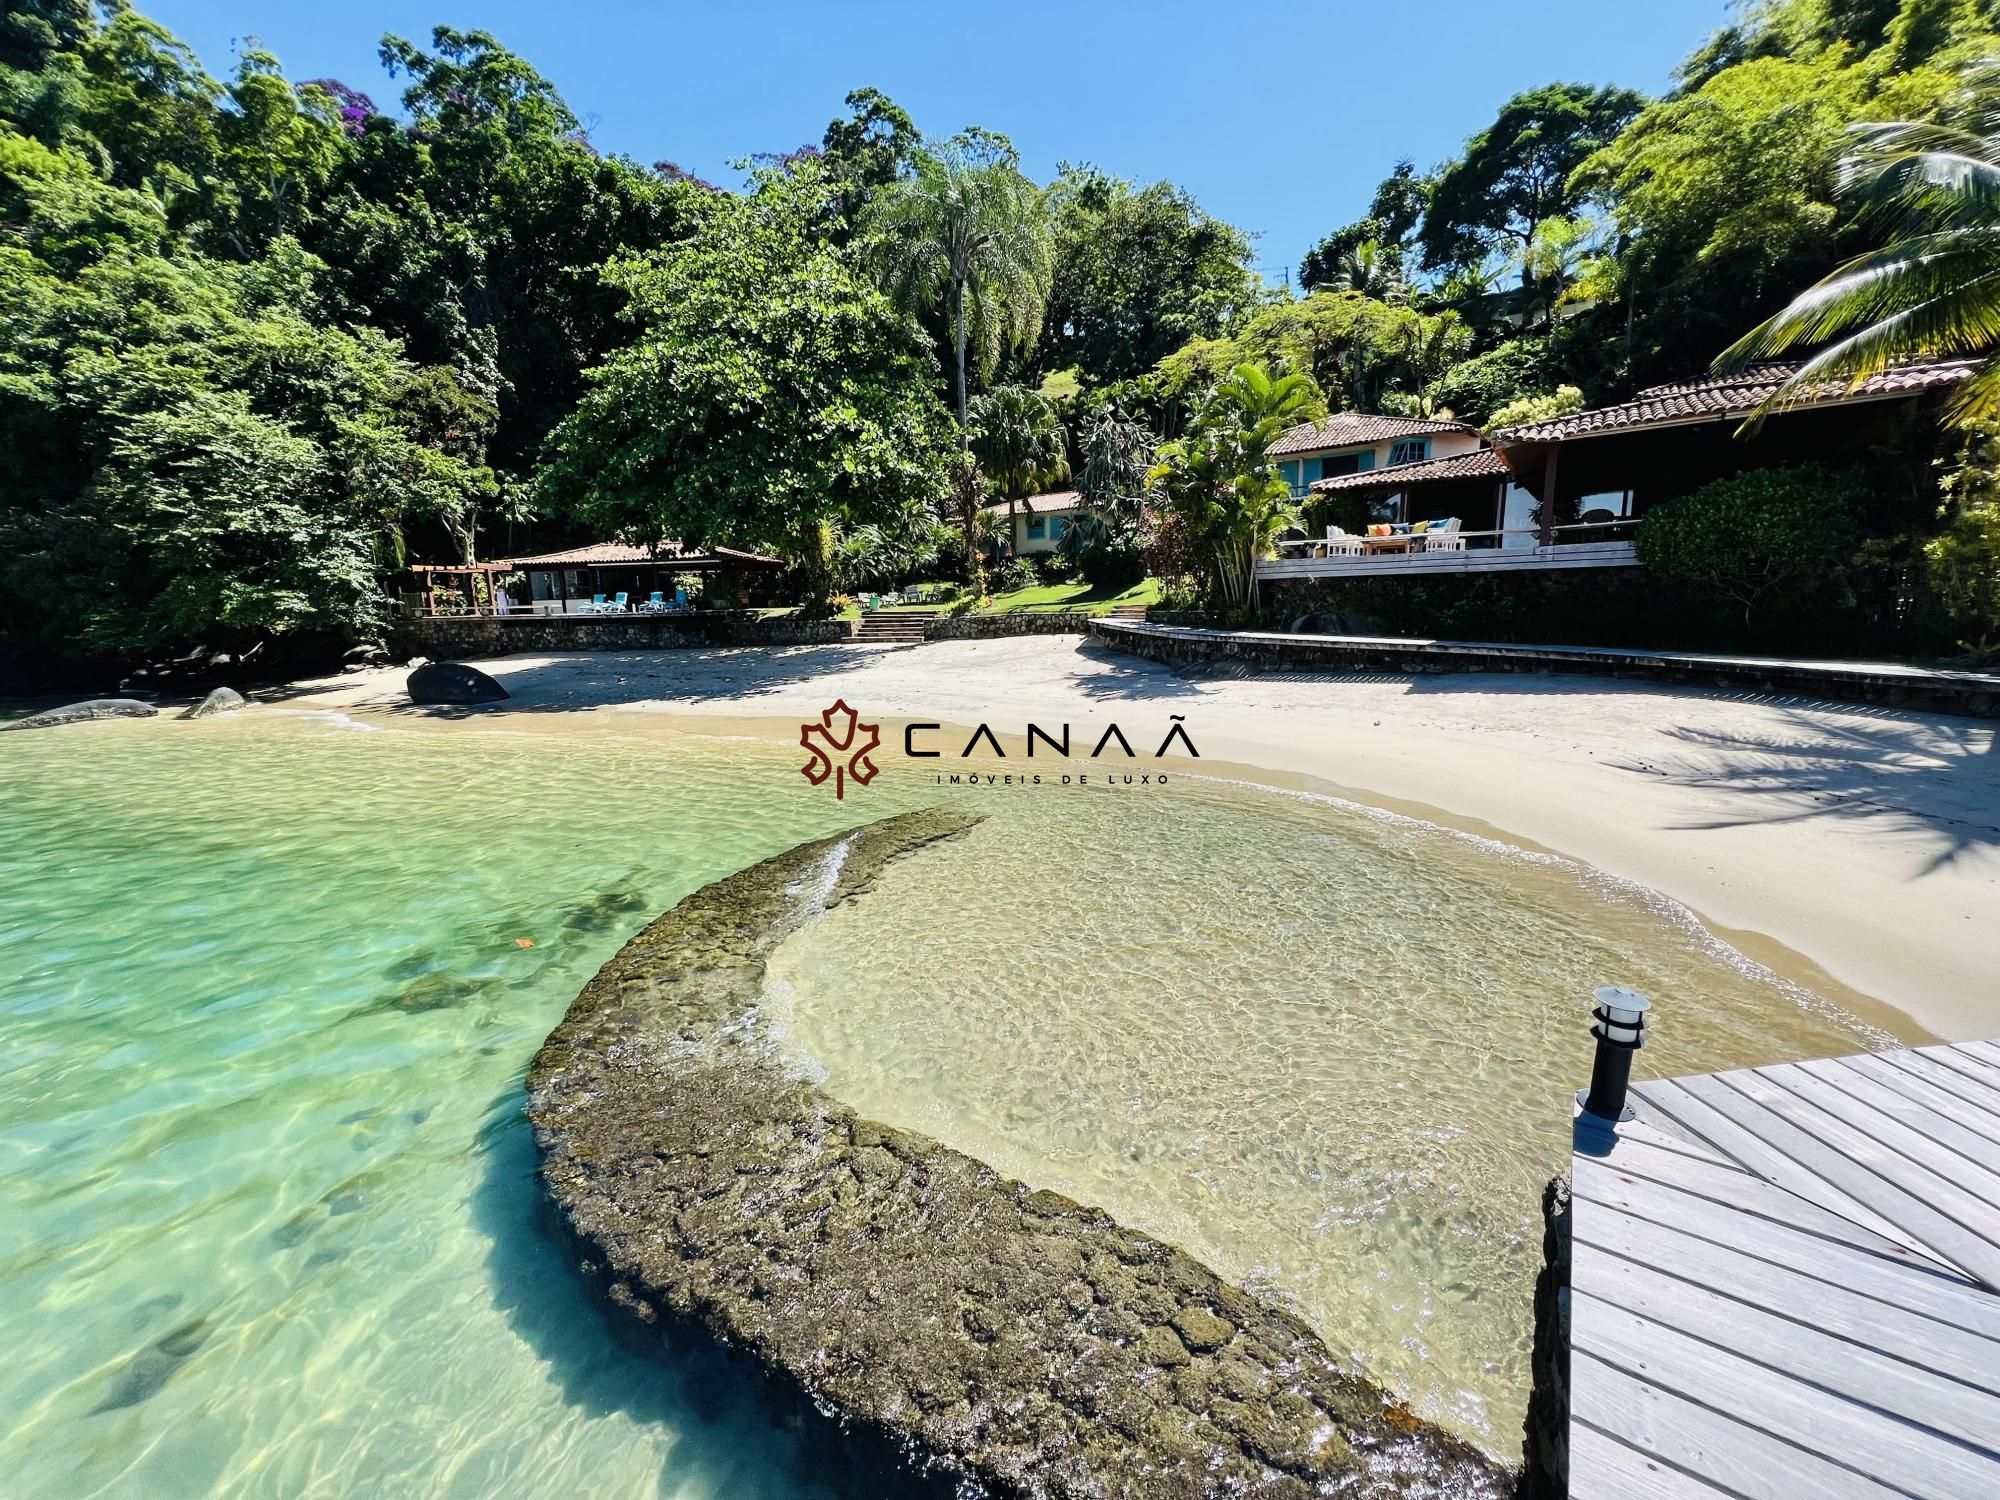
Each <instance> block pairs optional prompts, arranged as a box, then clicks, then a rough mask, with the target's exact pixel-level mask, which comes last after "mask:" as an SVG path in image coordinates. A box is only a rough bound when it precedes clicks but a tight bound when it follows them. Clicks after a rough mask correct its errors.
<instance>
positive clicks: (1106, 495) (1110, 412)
mask: <svg viewBox="0 0 2000 1500" xmlns="http://www.w3.org/2000/svg"><path fill="white" fill-rule="evenodd" d="M1158 447H1159V439H1158V438H1157V437H1155V436H1154V435H1153V433H1152V431H1151V430H1150V429H1149V428H1147V426H1146V425H1145V423H1143V422H1139V421H1135V420H1133V419H1132V418H1131V417H1128V416H1127V415H1126V414H1125V413H1124V412H1123V411H1122V410H1120V409H1119V408H1118V407H1115V406H1107V407H1105V408H1104V409H1103V410H1102V411H1100V412H1099V413H1098V414H1097V417H1096V419H1095V420H1094V421H1093V422H1092V423H1091V426H1090V431H1089V432H1087V433H1086V434H1085V435H1084V439H1083V455H1084V456H1083V473H1082V475H1081V476H1080V477H1079V479H1078V481H1077V493H1078V494H1079V495H1081V496H1082V497H1083V501H1084V503H1085V504H1086V505H1088V506H1090V507H1091V508H1092V509H1094V510H1097V511H1100V512H1102V513H1103V514H1105V515H1107V516H1111V517H1114V518H1116V519H1118V520H1121V521H1137V520H1138V509H1139V502H1140V500H1141V498H1142V497H1143V496H1144V495H1145V493H1146V489H1147V486H1148V484H1149V482H1150V479H1149V476H1150V475H1151V474H1152V471H1153V455H1154V453H1155V452H1156V451H1157V449H1158Z"/></svg>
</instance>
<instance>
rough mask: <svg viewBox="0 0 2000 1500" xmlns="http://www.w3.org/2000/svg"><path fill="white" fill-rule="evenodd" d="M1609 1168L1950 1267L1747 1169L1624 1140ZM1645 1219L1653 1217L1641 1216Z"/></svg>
mask: <svg viewBox="0 0 2000 1500" xmlns="http://www.w3.org/2000/svg"><path fill="white" fill-rule="evenodd" d="M1586 1162H1588V1163H1591V1164H1592V1165H1597V1164H1599V1163H1598V1162H1597V1160H1596V1159H1594V1158H1589V1157H1579V1158H1578V1159H1577V1166H1578V1167H1579V1168H1581V1167H1582V1166H1583V1165H1584V1164H1585V1163H1586ZM1610 1167H1611V1169H1612V1170H1613V1171H1615V1172H1617V1173H1619V1174H1620V1175H1622V1176H1627V1177H1638V1178H1643V1179H1645V1180H1646V1181H1647V1182H1649V1183H1660V1184H1668V1185H1671V1186H1672V1187H1674V1188H1675V1189H1678V1190H1679V1191H1682V1192H1688V1193H1695V1194H1698V1195H1700V1196H1701V1197H1704V1198H1708V1199H1711V1200H1712V1201H1714V1202H1716V1203H1720V1204H1723V1205H1725V1206H1727V1207H1729V1208H1732V1209H1736V1210H1738V1211H1740V1212H1741V1213H1743V1214H1754V1215H1757V1216H1759V1217H1762V1218H1766V1219H1771V1220H1773V1221H1775V1222H1777V1223H1780V1224H1786V1225H1790V1226H1791V1227H1792V1228H1794V1229H1798V1230H1801V1231H1803V1232H1805V1233H1807V1234H1813V1235H1818V1236H1819V1237H1820V1238H1822V1239H1828V1240H1834V1241H1837V1242H1838V1243H1840V1244H1843V1245H1850V1246H1853V1247H1854V1248H1855V1249H1857V1250H1863V1251H1867V1252H1869V1253H1871V1254H1877V1255H1884V1256H1887V1257H1889V1258H1891V1259H1895V1260H1903V1261H1912V1260H1914V1261H1918V1262H1920V1263H1921V1264H1923V1265H1924V1266H1926V1267H1935V1268H1936V1269H1938V1270H1944V1269H1945V1268H1944V1267H1942V1266H1938V1265H1937V1263H1936V1262H1935V1261H1933V1260H1932V1259H1931V1258H1930V1257H1929V1256H1927V1255H1924V1254H1922V1253H1921V1252H1919V1251H1917V1250H1914V1249H1912V1248H1911V1247H1910V1246H1908V1245H1906V1244H1904V1243H1902V1242H1901V1241H1900V1240H1892V1239H1888V1238H1885V1237H1884V1236H1882V1235H1879V1234H1876V1233H1874V1232H1873V1231H1871V1230H1867V1229H1863V1228H1862V1227H1861V1226H1860V1225H1858V1224H1854V1223H1851V1222H1850V1221H1848V1220H1846V1219H1843V1218H1841V1217H1840V1215H1838V1214H1835V1213H1829V1212H1828V1211H1827V1210H1826V1209H1823V1208H1821V1207H1819V1205H1817V1204H1815V1203H1809V1202H1807V1201H1806V1200H1805V1199H1804V1198H1801V1197H1799V1196H1798V1195H1797V1194H1795V1193H1788V1192H1785V1191H1784V1190H1783V1189H1780V1188H1775V1187H1773V1186H1771V1184H1770V1183H1768V1182H1766V1181H1764V1180H1763V1179H1762V1178H1760V1177H1753V1176H1751V1175H1750V1174H1749V1173H1748V1172H1731V1171H1729V1170H1728V1169H1726V1168H1722V1167H1714V1166H1711V1165H1709V1164H1708V1163H1705V1162H1692V1163H1688V1162H1686V1160H1685V1159H1684V1158H1675V1157H1672V1156H1671V1155H1669V1154H1668V1153H1665V1152H1658V1151H1651V1150H1649V1149H1648V1148H1646V1147H1644V1146H1637V1145H1632V1146H1629V1147H1628V1145H1627V1144H1626V1143H1624V1142H1622V1141H1621V1142H1620V1144H1619V1146H1618V1149H1617V1151H1616V1152H1615V1153H1614V1154H1613V1155H1612V1157H1611V1158H1610ZM1687 1210H1688V1205H1686V1204H1682V1203H1679V1202H1674V1203H1672V1204H1670V1205H1668V1206H1666V1207H1664V1208H1662V1209H1661V1210H1660V1212H1663V1213H1667V1214H1669V1215H1672V1214H1680V1213H1684V1212H1686V1211H1687ZM1642 1217H1648V1216H1647V1215H1642ZM1795 1248H1796V1247H1795Z"/></svg>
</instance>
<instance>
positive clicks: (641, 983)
mask: <svg viewBox="0 0 2000 1500" xmlns="http://www.w3.org/2000/svg"><path fill="white" fill-rule="evenodd" d="M977 821H978V819H977V818H976V817H972V816H969V815H966V814H961V813H955V812H945V811H934V812H923V813H911V814H906V815H904V816H901V817H895V818H889V819H885V820H883V821H882V822H879V823H874V824H870V825H868V826H867V827H865V828H862V829H859V830H856V831H855V832H853V833H850V834H846V835H843V836H841V837H837V838H832V839H824V840H821V841H819V842H816V843H810V844H804V845H801V846H800V847H799V848H797V849H794V850H792V851H791V852H790V853H787V854H783V855H780V856H778V857H777V858H775V859H771V860H767V861H765V862H764V863H763V864H760V865H756V866H753V867H752V868H751V869H748V870H745V871H743V872H742V873H741V874H738V875H734V876H731V877H730V878H729V879H727V880H722V881H718V882H717V883H716V884H714V885H711V886H708V887H706V888H704V889H703V890H700V891H697V892H696V893H695V894H694V895H692V896H690V897H688V898H687V900H685V901H683V902H682V903H681V904H680V905H679V906H677V907H675V908H674V909H673V910H672V911H670V912H668V913H667V914H666V915H665V916H663V917H661V918H660V919H659V920H658V921H656V922H654V923H653V924H652V925H651V926H649V927H648V928H646V929H645V931H643V932H642V933H640V934H639V935H638V936H637V937H635V938H633V939H632V941H631V942H629V943H627V944H626V945H625V947H624V949H623V950H621V951H620V952H619V954H618V955H617V956H616V957H615V958H613V959H612V960H611V962H610V963H608V964H606V965H605V966H604V968H603V969H602V970H601V971H599V973H598V975H597V977H596V978H594V979H593V980H592V981H591V982H590V984H589V985H588V986H587V987H586V988H585V989H584V991H583V993H582V994H581V995H579V996H578V997H577V999H576V1002H575V1003H574V1004H573V1005H572V1006H571V1007H570V1010H569V1014H568V1015H567V1016H566V1017H565V1018H564V1020H563V1022H562V1024H561V1025H560V1026H559V1027H558V1028H557V1029H556V1030H555V1032H554V1033H553V1034H552V1035H551V1036H550V1037H549V1040H548V1041H547V1043H546V1044H545V1045H544V1046H543V1048H542V1050H541V1052H540V1053H539V1054H538V1055H537V1057H536V1058H535V1062H534V1065H533V1067H532V1069H531V1070H530V1072H529V1076H528V1091H529V1114H530V1116H531V1117H532V1119H533V1122H534V1127H535V1138H536V1142H537V1144H538V1146H539V1148H540V1151H541V1155H542V1176H543V1179H544V1181H545V1183H546V1185H547V1187H548V1190H549V1192H550V1194H551V1195H552V1197H553V1199H554V1202H555V1204H556V1206H557V1208H558V1210H559V1212H560V1214H561V1216H562V1218H563V1220H564V1221H565V1223H566V1225H567V1227H568V1229H569V1231H570V1232H571V1234H572V1235H573V1237H574V1239H575V1241H576V1243H577V1244H578V1246H579V1248H580V1249H581V1251H582V1259H583V1262H584V1266H585V1269H586V1271H587V1273H588V1274H589V1275H591V1276H592V1277H593V1278H594V1279H595V1280H597V1281H598V1283H599V1285H600V1289H601V1290H602V1292H603V1293H604V1294H605V1295H606V1296H607V1297H608V1298H609V1300H610V1301H611V1302H612V1303H613V1304H614V1305H616V1306H617V1307H620V1308H622V1309H624V1310H625V1311H626V1312H628V1313H629V1314H631V1315H632V1316H633V1317H635V1318H637V1319H639V1320H640V1321H641V1322H643V1323H647V1324H654V1325H666V1326H671V1325H673V1324H674V1323H676V1322H677V1321H680V1320H692V1321H695V1322H698V1323H700V1324H702V1325H704V1326H706V1327H707V1328H708V1329H710V1330H711V1331H712V1332H714V1333H715V1334H717V1335H719V1336H721V1337H722V1338H723V1339H725V1340H727V1341H728V1342H730V1343H732V1344H735V1345H738V1346H740V1347H742V1348H744V1349H747V1350H749V1351H750V1352H751V1353H753V1354H754V1355H755V1356H756V1357H757V1358H758V1359H759V1360H761V1361H762V1362H763V1364H764V1365H765V1366H766V1367H767V1368H768V1369H770V1370H772V1371H774V1372H777V1373H778V1374H780V1375H781V1376H783V1377H785V1378H787V1379H789V1380H790V1381H792V1382H795V1383H796V1384H797V1385H798V1386H799V1387H801V1388H802V1389H803V1390H804V1391H805V1392H806V1393H807V1394H808V1395H809V1396H810V1397H811V1398H812V1399H813V1400H814V1401H815V1402H816V1403H818V1404H819V1405H820V1406H822V1407H823V1408H825V1409H829V1410H831V1411H833V1412H834V1413H836V1414H837V1415H839V1416H840V1417H842V1418H844V1419H845V1420H847V1421H849V1422H852V1423H856V1424H860V1425H861V1426H862V1427H864V1429H866V1430H868V1431H870V1432H873V1433H876V1434H881V1435H885V1436H887V1437H889V1438H891V1439H894V1440H896V1441H898V1442H900V1443H902V1444H904V1445H906V1446H907V1448H908V1450H909V1451H910V1452H911V1453H912V1455H913V1456H914V1457H915V1458H917V1459H918V1461H920V1462H924V1463H930V1464H936V1465H945V1466H949V1467H951V1468H954V1469H957V1470H959V1471H961V1472H963V1473H964V1474H966V1475H968V1476H970V1477H971V1478H972V1479H974V1480H976V1481H977V1482H978V1483H980V1484H981V1485H983V1486H985V1487H987V1488H988V1489H990V1490H992V1491H995V1492H997V1493H1002V1494H1010V1495H1036V1496H1040V1495H1050V1496H1086V1495H1087V1496H1161V1495H1171V1496H1197V1495H1225V1494H1226V1495H1232V1496H1272V1497H1276V1496H1306V1495H1312V1494H1319V1493H1329V1492H1335V1491H1337V1492H1338V1493H1340V1494H1342V1495H1353V1496H1440V1497H1442V1496H1451V1497H1454V1500H1459V1497H1480V1496H1500V1495H1504V1494H1507V1493H1509V1492H1510V1491H1511V1489H1512V1484H1513V1476H1512V1475H1511V1474H1508V1473H1506V1472H1505V1471H1503V1470H1502V1469H1500V1468H1499V1467H1498V1466H1496V1465H1494V1464H1492V1463H1490V1462H1489V1461H1488V1460H1486V1459H1485V1458H1483V1457H1482V1456H1481V1455H1480V1454H1478V1453H1477V1452H1476V1451H1475V1450H1473V1449H1472V1448H1471V1447H1469V1446H1468V1445H1466V1444H1464V1443H1462V1442H1460V1441H1458V1440H1457V1439H1455V1438H1452V1437H1450V1436H1448V1435H1446V1434H1444V1433H1442V1432H1440V1431H1438V1430H1437V1429H1435V1428H1433V1427H1431V1426H1429V1425H1428V1424H1426V1423H1425V1422H1423V1421H1422V1420H1420V1419H1419V1418H1418V1417H1416V1416H1415V1415H1414V1414H1413V1413H1411V1412H1410V1411H1408V1410H1407V1409H1406V1408H1404V1407H1403V1406H1401V1405H1400V1404H1399V1403H1397V1402H1396V1401H1394V1400H1393V1399H1391V1398H1390V1397H1388V1396H1387V1395H1385V1394H1384V1393H1383V1392H1382V1391H1380V1390H1379V1389H1377V1388H1376V1387H1375V1386H1373V1385H1372V1384H1370V1383H1369V1382H1368V1381H1366V1380H1364V1379H1362V1378H1361V1377H1360V1376H1358V1375H1356V1374H1354V1373H1352V1372H1350V1371H1348V1370H1346V1369H1345V1368H1343V1367H1342V1366H1341V1364H1340V1363H1339V1362H1338V1361H1336V1360H1335V1359H1334V1357H1333V1356H1332V1355H1331V1354H1329V1353H1328V1351H1327V1349H1326V1348H1325V1346H1324V1345H1323V1344H1321V1342H1320V1341H1319V1339H1318V1338H1317V1337H1316V1336H1315V1335H1314V1334H1313V1332H1312V1331H1311V1330H1310V1329H1309V1328H1308V1327H1307V1326H1306V1325H1305V1324H1304V1323H1303V1322H1301V1321H1300V1320H1299V1319H1297V1318H1295V1317H1293V1316H1291V1315H1290V1314H1288V1313H1284V1312H1281V1311H1278V1310H1276V1309H1274V1308H1271V1307H1268V1306H1266V1305H1265V1304H1263V1303H1261V1302H1259V1301H1258V1300H1257V1299H1256V1298H1255V1297H1252V1296H1251V1295H1250V1294H1249V1293H1247V1292H1245V1291H1243V1290H1242V1289H1241V1288H1239V1287H1235V1286H1231V1285H1229V1284H1228V1283H1226V1282H1224V1281H1222V1280H1221V1279H1220V1278H1218V1277H1217V1276H1216V1275H1215V1274H1214V1273H1213V1272H1212V1271H1210V1270H1209V1269H1208V1268H1207V1267H1205V1266H1203V1265H1201V1264H1200V1263H1199V1262H1198V1261H1196V1260H1194V1259H1193V1258H1192V1257H1190V1256H1188V1255H1186V1254H1184V1253H1183V1252H1181V1251H1179V1250H1176V1249H1175V1248H1174V1247H1172V1246H1171V1245H1167V1244H1163V1243H1161V1242H1160V1241H1158V1240H1155V1239H1152V1238H1150V1237H1148V1236H1146V1235H1143V1234H1139V1233H1135V1232H1134V1231H1132V1230H1129V1229H1126V1228H1124V1227H1122V1226H1121V1225H1119V1224H1117V1223H1116V1222H1114V1221H1113V1220H1112V1219H1110V1218H1109V1217H1108V1216H1106V1215H1105V1214H1103V1213H1101V1212H1099V1211H1097V1210H1095V1209H1090V1208H1085V1207H1082V1206H1080V1205H1078V1204H1076V1203H1073V1202H1071V1201H1070V1200H1069V1199H1067V1198H1064V1197H1061V1196H1059V1195H1058V1194H1055V1193H1051V1192H1036V1191H1031V1190H1029V1189H1028V1188H1027V1187H1025V1186H1024V1185H1022V1184H1021V1183H1018V1182H1013V1181H1009V1180H1008V1179H1006V1178H1003V1177H1001V1176H1000V1175H999V1174H998V1173H996V1172H995V1171H993V1170H992V1169H991V1168H990V1167H988V1166H986V1165H984V1164H983V1163H981V1162H978V1161H975V1160H973V1159H972V1158H971V1157H968V1156H965V1155H964V1154H962V1153H960V1152H957V1151H953V1150H951V1149H949V1148H948V1147H945V1146H942V1145H940V1144H939V1143H937V1142H936V1141H932V1140H929V1139H927V1138H925V1137H923V1136H919V1135H915V1134H912V1133H910V1132H907V1131H902V1130H898V1129H895V1128H894V1127H892V1126H889V1125H882V1124H877V1123H875V1122H873V1121H870V1120H863V1119H860V1118H858V1117H857V1116H856V1115H855V1114H854V1112H853V1111H852V1110H849V1109H847V1108H845V1107H844V1106H842V1105H841V1104H840V1103H839V1102H838V1101H837V1100H835V1099H833V1098H830V1097H829V1096H828V1095H827V1094H826V1093H825V1092H824V1091H822V1090H821V1089H819V1088H818V1087H816V1086H815V1085H814V1084H812V1083H811V1082H809V1081H806V1080H805V1079H803V1078H801V1077H800V1076H799V1075H798V1073H797V1072H796V1071H795V1070H794V1069H793V1067H792V1066H791V1065H790V1062H789V1060H788V1059H787V1057H786V1056H785V1054H784V1052H783V1050H782V1048H780V1047H779V1046H778V1045H777V1044H776V1043H775V1042H774V1041H773V1040H772V1038H771V1037H770V1036H769V1035H768V1034H767V1032H766V1030H765V1028H764V1027H763V1025H762V1023H761V1020H760V1017H759V1015H758V1009H757V1007H758V1000H759V996H760V994H761V991H762V987H763V981H764V968H765V961H766V959H767V958H768V956H769V955H770V953H771V951H772V950H773V949H774V948H775V947H776V946H777V945H778V943H779V942H780V941H781V940H782V939H783V938H784V937H785V936H786V935H787V934H788V933H791V932H793V931H795V930H797V929H798V928H799V927H800V926H801V925H803V924H804V923H805V922H807V921H809V920H810V919H811V918H812V916H813V915H814V914H816V912H817V911H819V910H822V909H824V908H825V907H829V906H833V905H836V904H838V903H839V902H842V901H845V900H848V899H850V898H852V897H854V896H856V895H859V894H861V893H862V892H864V891H866V890H867V889H868V887H869V885H870V883H871V882H872V881H873V879H874V878H875V876H876V874H877V872H878V871H880V870H881V869H882V868H883V866H885V865H886V864H888V863H889V862H890V861H892V860H894V859H896V858H898V857H901V856H903V855H906V854H909V853H911V852H912V851H915V850H917V849H921V848H922V847H924V846H925V845H928V844H931V843H934V842H936V841H938V840H941V839H947V838H951V837H954V836H956V835H958V834H961V833H963V832H964V831H965V830H966V829H968V828H969V827H971V826H972V825H973V824H974V823H976V822H977ZM937 999H938V1006H939V1009H940V1013H941V1016H942V1015H944V1014H946V1013H948V1012H949V1010H950V1007H951V1005H952V997H951V996H949V995H940V996H938V997H937Z"/></svg>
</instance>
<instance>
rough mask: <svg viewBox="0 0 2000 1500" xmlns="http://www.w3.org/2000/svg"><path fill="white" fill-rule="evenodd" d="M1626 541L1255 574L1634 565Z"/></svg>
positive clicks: (1288, 560)
mask: <svg viewBox="0 0 2000 1500" xmlns="http://www.w3.org/2000/svg"><path fill="white" fill-rule="evenodd" d="M1638 566H1639V555H1638V550H1637V548H1636V547H1635V545H1634V544H1633V543H1631V542H1566V543H1558V544H1557V545H1556V546H1553V547H1540V546H1537V547H1466V548H1463V549H1459V550H1454V551H1450V552H1388V553H1383V554H1382V555H1380V556H1377V557H1346V556H1335V557H1307V556H1302V555H1294V556H1280V557H1279V558H1277V559H1276V560H1274V561H1272V562H1264V563H1259V564H1258V565H1257V576H1258V578H1260V579H1263V580H1266V581H1271V580H1275V579H1280V578H1379V577H1386V576H1389V575H1391V574H1396V573H1422V574H1427V575H1430V576H1433V577H1435V576H1437V575H1438V574H1442V573H1511V572H1527V571H1531V570H1536V569H1546V568H1636V567H1638Z"/></svg>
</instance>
